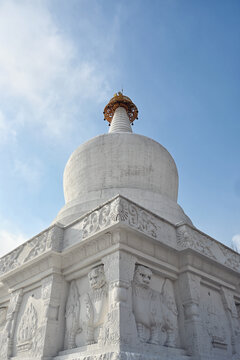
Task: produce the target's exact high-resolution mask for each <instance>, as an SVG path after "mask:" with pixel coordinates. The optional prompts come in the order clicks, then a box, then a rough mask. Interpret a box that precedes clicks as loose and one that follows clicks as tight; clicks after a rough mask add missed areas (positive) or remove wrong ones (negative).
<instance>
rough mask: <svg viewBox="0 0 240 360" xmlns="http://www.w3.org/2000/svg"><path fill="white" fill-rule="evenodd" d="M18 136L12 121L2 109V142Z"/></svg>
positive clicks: (0, 136) (0, 112)
mask: <svg viewBox="0 0 240 360" xmlns="http://www.w3.org/2000/svg"><path fill="white" fill-rule="evenodd" d="M15 136H16V131H15V130H14V129H13V128H12V125H11V123H9V122H8V121H7V119H6V117H5V116H4V114H3V112H2V111H1V110H0V139H1V143H2V144H3V143H5V142H6V141H7V140H8V139H9V137H11V139H13V137H15Z"/></svg>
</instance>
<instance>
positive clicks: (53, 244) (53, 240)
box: [0, 225, 63, 275]
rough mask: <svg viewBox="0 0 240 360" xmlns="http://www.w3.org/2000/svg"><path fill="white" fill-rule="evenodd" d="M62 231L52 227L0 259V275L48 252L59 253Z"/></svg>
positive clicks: (57, 227)
mask: <svg viewBox="0 0 240 360" xmlns="http://www.w3.org/2000/svg"><path fill="white" fill-rule="evenodd" d="M62 240H63V229H62V228H61V227H59V226H57V225H54V226H52V227H50V228H48V229H47V230H45V231H44V232H42V233H41V234H40V235H37V236H35V237H34V238H33V239H31V240H29V241H28V242H26V243H24V244H23V245H21V246H19V247H18V248H17V249H16V250H14V251H12V252H11V253H9V254H7V255H6V256H4V257H2V258H1V259H0V275H2V274H4V273H7V272H9V271H11V270H14V269H16V268H17V267H19V266H21V265H22V264H24V263H27V262H28V261H30V260H33V259H35V258H36V257H38V256H40V255H42V254H44V253H45V252H47V251H49V250H54V251H60V249H61V246H62Z"/></svg>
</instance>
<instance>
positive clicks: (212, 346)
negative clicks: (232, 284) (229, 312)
mask: <svg viewBox="0 0 240 360" xmlns="http://www.w3.org/2000/svg"><path fill="white" fill-rule="evenodd" d="M200 316H201V319H202V324H203V336H204V338H205V339H204V343H205V347H208V348H209V353H210V354H212V356H213V355H214V353H217V352H219V349H221V350H222V351H221V352H222V356H223V357H224V356H227V354H229V356H230V354H232V344H231V329H230V326H229V321H228V319H227V316H226V312H225V309H224V305H223V302H222V299H221V294H220V293H219V292H218V291H216V290H213V289H211V288H208V287H207V286H203V285H202V286H201V293H200Z"/></svg>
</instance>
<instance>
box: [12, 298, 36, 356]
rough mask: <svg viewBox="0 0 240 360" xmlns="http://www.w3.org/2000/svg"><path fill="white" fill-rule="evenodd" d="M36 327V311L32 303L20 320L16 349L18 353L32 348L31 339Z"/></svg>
mask: <svg viewBox="0 0 240 360" xmlns="http://www.w3.org/2000/svg"><path fill="white" fill-rule="evenodd" d="M37 327H38V316H37V311H36V309H35V307H34V305H33V303H31V302H30V303H29V305H28V306H27V308H26V310H25V312H24V314H23V316H22V318H21V321H20V324H19V328H18V333H17V342H18V345H17V347H18V350H19V351H24V350H29V349H30V348H31V347H32V339H33V337H34V335H35V333H36V330H37Z"/></svg>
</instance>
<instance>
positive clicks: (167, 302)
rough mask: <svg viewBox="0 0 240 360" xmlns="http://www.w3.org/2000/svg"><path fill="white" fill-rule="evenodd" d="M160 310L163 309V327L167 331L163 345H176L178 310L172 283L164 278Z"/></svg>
mask: <svg viewBox="0 0 240 360" xmlns="http://www.w3.org/2000/svg"><path fill="white" fill-rule="evenodd" d="M161 298H162V305H163V306H162V311H163V318H164V322H163V329H164V330H165V331H166V333H167V340H166V343H165V345H167V346H170V347H174V346H176V338H177V329H178V310H177V306H176V302H175V297H174V290H173V284H172V282H171V281H170V280H169V279H166V280H165V282H164V284H163V287H162V293H161Z"/></svg>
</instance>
